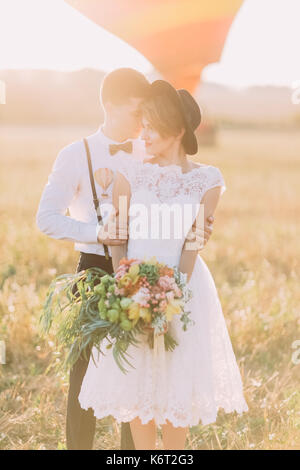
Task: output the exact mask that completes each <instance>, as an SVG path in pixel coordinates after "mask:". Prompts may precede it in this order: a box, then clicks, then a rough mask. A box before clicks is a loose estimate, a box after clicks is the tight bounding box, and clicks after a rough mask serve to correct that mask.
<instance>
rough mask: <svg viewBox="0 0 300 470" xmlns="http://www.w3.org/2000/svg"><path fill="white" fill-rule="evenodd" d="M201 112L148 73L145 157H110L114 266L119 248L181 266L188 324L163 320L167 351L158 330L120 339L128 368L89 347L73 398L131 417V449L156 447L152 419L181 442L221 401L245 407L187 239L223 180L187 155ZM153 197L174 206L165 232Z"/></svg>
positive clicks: (204, 272) (209, 286)
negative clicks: (122, 240) (120, 215)
mask: <svg viewBox="0 0 300 470" xmlns="http://www.w3.org/2000/svg"><path fill="white" fill-rule="evenodd" d="M200 121H201V113H200V109H199V107H198V105H197V103H196V101H195V100H194V99H193V97H192V96H191V95H190V94H189V93H188V92H187V91H186V90H178V91H177V90H176V89H175V88H173V87H172V86H171V85H170V84H169V83H168V82H166V81H164V80H156V81H155V82H153V83H152V85H151V95H150V97H149V99H147V100H146V101H145V103H144V105H143V133H142V138H143V140H144V141H145V145H146V149H147V153H148V154H149V156H151V158H150V159H148V160H146V161H145V160H144V162H137V161H136V160H133V159H132V158H131V157H130V156H128V155H127V154H119V156H116V157H113V158H116V159H117V160H116V163H117V165H118V167H117V168H118V171H117V173H116V175H115V180H114V188H113V201H114V206H115V208H116V210H117V211H119V210H120V206H119V204H120V201H121V199H120V197H121V196H123V197H125V198H126V201H127V205H126V210H127V214H128V232H129V238H128V243H127V245H121V246H119V247H118V246H115V247H112V257H113V266H114V270H116V268H117V267H118V264H119V261H120V259H121V258H122V257H123V256H126V257H128V258H138V259H144V258H145V256H146V258H149V257H152V256H155V257H156V258H157V260H158V261H160V262H163V263H166V264H167V265H169V266H171V267H172V266H178V267H179V269H180V271H181V272H183V273H186V274H187V279H188V283H189V288H190V289H191V290H192V292H193V297H192V299H191V300H189V302H188V304H187V306H186V307H187V310H188V311H190V312H191V313H190V318H191V319H192V320H194V324H193V325H191V326H189V328H188V330H187V331H183V329H182V325H181V324H180V319H179V315H174V316H173V319H172V321H171V323H170V332H171V335H172V336H173V337H174V338H175V339H176V341H177V343H178V346H177V347H176V348H175V349H174V351H172V352H168V351H165V348H164V341H163V336H159V337H158V342H157V349H155V351H156V353H155V351H154V350H153V349H150V348H149V345H148V343H147V340H146V336H145V335H141V336H142V337H141V339H140V341H141V342H140V344H139V346H138V347H135V346H130V347H129V348H128V353H129V354H130V357H131V359H130V362H131V363H132V364H133V365H134V367H135V368H134V369H131V368H130V369H129V372H128V373H127V374H126V375H125V374H123V373H122V372H121V371H120V369H119V368H118V366H117V365H116V364H115V362H114V358H113V355H112V349H105V345H104V348H103V351H105V355H101V356H99V354H98V353H97V351H96V350H95V348H94V349H93V354H94V358H95V363H94V362H93V360H92V358H91V359H90V362H89V366H88V369H87V372H86V375H85V377H84V379H83V383H82V387H81V391H80V394H79V402H80V405H81V407H82V408H83V409H88V408H92V409H93V410H94V414H95V416H96V417H97V418H103V417H105V416H108V415H112V416H113V417H114V418H115V419H116V420H117V421H118V422H130V427H131V432H132V436H133V440H134V444H135V448H136V449H137V450H139V449H155V442H156V426H160V427H161V429H162V437H163V445H164V449H173V450H175V449H181V450H182V449H184V445H185V439H186V434H187V430H188V428H189V426H195V425H198V424H199V423H200V422H201V423H202V424H203V425H206V424H209V423H213V422H215V420H216V417H217V413H218V410H219V409H220V408H223V409H224V410H225V412H226V413H230V412H233V411H237V412H238V413H242V412H244V411H247V410H248V407H247V403H246V401H245V399H244V396H243V387H242V381H241V376H240V372H239V369H238V366H237V363H236V359H235V355H234V352H233V349H232V345H231V341H230V338H229V335H228V331H227V328H226V323H225V320H224V316H223V313H222V307H221V304H220V300H219V297H218V293H217V290H216V286H215V283H214V280H213V278H212V275H211V273H210V271H209V269H208V267H207V265H206V263H205V262H204V261H203V259H202V258H201V256H200V255H199V254H198V250H199V246H197V245H196V246H195V244H191V243H190V242H189V233H190V229H191V226H192V225H195V223H196V225H197V227H199V225H198V221H199V220H200V221H202V220H205V219H206V218H207V217H208V216H209V215H213V213H214V212H215V209H216V207H217V204H218V201H219V198H220V195H221V194H222V193H223V192H224V191H225V189H226V187H225V183H224V179H223V177H222V174H221V172H220V170H219V169H218V168H217V167H214V166H211V165H206V164H194V163H192V162H191V161H189V160H188V158H187V154H188V155H194V154H196V153H197V150H198V147H197V140H196V137H195V134H194V131H195V129H196V128H197V127H198V126H199V124H200ZM188 205H190V207H193V209H195V208H196V209H197V210H196V214H194V215H193V216H192V219H191V223H190V226H188V227H187V228H186V227H185V228H184V229H183V230H182V232H181V236H178V230H177V229H178V226H179V225H180V224H181V226H182V225H184V224H182V220H183V219H182V217H183V212H182V210H181V209H185V208H186V207H187V206H188ZM154 206H155V207H158V208H159V209H161V210H162V213H163V211H164V210H165V208H166V207H171V206H172V207H173V208H174V207H175V208H176V210H175V211H173V215H174V218H173V220H174V223H173V224H172V223H171V221H170V222H168V225H169V227H168V228H169V229H170V231H169V234H168V236H167V237H164V236H162V235H161V232H159V235H158V234H157V233H156V234H154V233H153V229H157V225H158V221H157V217H155V211H153V210H152V209H153V207H154ZM136 208H143V209H144V211H145V210H146V212H147V221H146V222H147V223H146V224H145V227H144V230H143V234H142V235H143V236H141V233H139V234H137V232H138V230H137V224H136V220H135V217H134V212H135V209H136ZM133 209H134V210H133ZM150 214H151V216H150ZM143 220H144V219H143ZM175 232H176V236H175ZM124 247H125V248H124Z"/></svg>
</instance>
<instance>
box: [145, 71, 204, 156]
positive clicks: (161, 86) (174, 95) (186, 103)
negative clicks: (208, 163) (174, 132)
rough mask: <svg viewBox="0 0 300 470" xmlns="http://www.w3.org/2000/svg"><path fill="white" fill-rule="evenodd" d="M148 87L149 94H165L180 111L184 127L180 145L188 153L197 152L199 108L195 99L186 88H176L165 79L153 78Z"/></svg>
mask: <svg viewBox="0 0 300 470" xmlns="http://www.w3.org/2000/svg"><path fill="white" fill-rule="evenodd" d="M150 87H151V91H150V96H154V95H155V96H159V95H163V96H165V95H167V96H169V97H170V99H171V100H172V101H173V103H174V104H175V105H176V107H177V108H178V110H179V111H180V114H181V115H182V118H183V122H184V127H185V134H184V136H183V137H182V145H183V147H184V150H185V151H186V153H187V154H188V155H195V153H197V152H198V142H197V138H196V136H195V130H196V129H197V128H198V127H199V125H200V123H201V110H200V107H199V105H198V103H197V101H196V100H195V99H194V98H193V96H192V95H191V94H190V93H189V92H188V91H187V90H185V89H180V90H176V88H174V87H173V86H172V85H171V84H170V83H169V82H167V81H165V80H155V81H154V82H153V83H151V85H150Z"/></svg>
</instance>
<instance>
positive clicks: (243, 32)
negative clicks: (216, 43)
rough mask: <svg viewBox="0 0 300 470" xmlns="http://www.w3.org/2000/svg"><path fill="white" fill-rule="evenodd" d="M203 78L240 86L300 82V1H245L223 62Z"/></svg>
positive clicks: (232, 28) (229, 35)
mask: <svg viewBox="0 0 300 470" xmlns="http://www.w3.org/2000/svg"><path fill="white" fill-rule="evenodd" d="M202 78H203V79H205V80H208V81H214V82H216V83H221V84H224V85H229V86H233V87H238V88H239V87H241V88H242V87H247V86H250V85H266V84H267V85H269V84H271V85H284V86H293V83H295V82H296V81H298V82H299V80H300V0H246V1H244V4H243V5H242V7H241V9H240V10H239V13H238V14H237V16H236V17H235V20H234V22H233V24H232V26H231V29H230V32H229V34H228V36H227V40H226V43H225V46H224V49H223V54H222V57H221V61H220V62H219V63H218V64H213V65H209V66H207V67H206V69H205V71H204V73H203V75H202Z"/></svg>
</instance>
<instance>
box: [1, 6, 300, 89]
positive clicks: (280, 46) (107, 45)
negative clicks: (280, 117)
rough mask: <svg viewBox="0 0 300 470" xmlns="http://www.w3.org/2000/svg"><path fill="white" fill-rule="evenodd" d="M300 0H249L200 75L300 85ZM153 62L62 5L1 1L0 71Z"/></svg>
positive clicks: (142, 66)
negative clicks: (219, 52) (218, 53)
mask: <svg viewBox="0 0 300 470" xmlns="http://www.w3.org/2000/svg"><path fill="white" fill-rule="evenodd" d="M299 19H300V0H245V1H244V4H243V6H242V8H241V9H240V11H239V13H238V15H237V16H236V18H235V20H234V23H233V25H232V27H231V30H230V32H229V35H228V37H227V41H226V44H225V47H224V50H223V54H222V58H221V62H220V63H218V64H213V65H209V66H207V67H206V69H205V70H204V72H203V75H202V78H203V79H204V80H206V81H213V82H216V83H221V84H225V85H229V86H233V87H244V86H250V85H256V84H263V85H264V84H273V85H289V86H293V83H295V81H298V82H299V80H300V61H299V59H298V58H299V57H300V54H299V47H300V46H299V45H300V27H299V21H300V20H299ZM122 66H128V67H134V68H136V69H138V70H140V71H141V72H143V73H149V72H151V70H152V66H151V64H150V63H149V62H148V60H147V59H145V58H144V57H143V56H142V55H141V54H139V53H138V52H137V51H136V50H135V49H134V48H132V47H130V46H128V45H127V44H126V43H125V42H123V41H121V40H120V39H118V38H116V37H115V36H113V35H112V34H110V33H108V32H106V31H105V30H103V29H102V28H100V27H98V26H97V25H95V24H94V23H93V22H92V21H90V20H88V19H87V18H85V17H84V16H83V15H81V14H80V13H78V12H77V11H76V10H74V9H73V8H72V7H71V6H69V5H67V4H66V3H65V2H64V1H63V0H0V69H12V68H14V69H23V68H27V69H35V68H37V69H40V68H47V69H56V70H74V69H80V68H86V67H92V68H98V69H101V70H104V71H109V70H112V69H114V68H116V67H122Z"/></svg>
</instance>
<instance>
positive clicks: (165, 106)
mask: <svg viewBox="0 0 300 470" xmlns="http://www.w3.org/2000/svg"><path fill="white" fill-rule="evenodd" d="M142 111H143V114H144V116H145V117H146V118H147V119H148V121H149V122H150V124H151V126H152V127H153V128H154V129H156V130H157V131H158V133H159V134H160V135H161V137H170V136H177V135H178V134H180V132H181V130H182V128H184V120H183V117H182V115H181V112H180V110H179V109H178V107H177V106H176V105H175V104H174V101H173V100H171V99H170V97H169V96H168V95H164V94H161V95H155V96H152V97H150V98H148V99H146V100H145V101H144V102H143V104H142Z"/></svg>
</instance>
